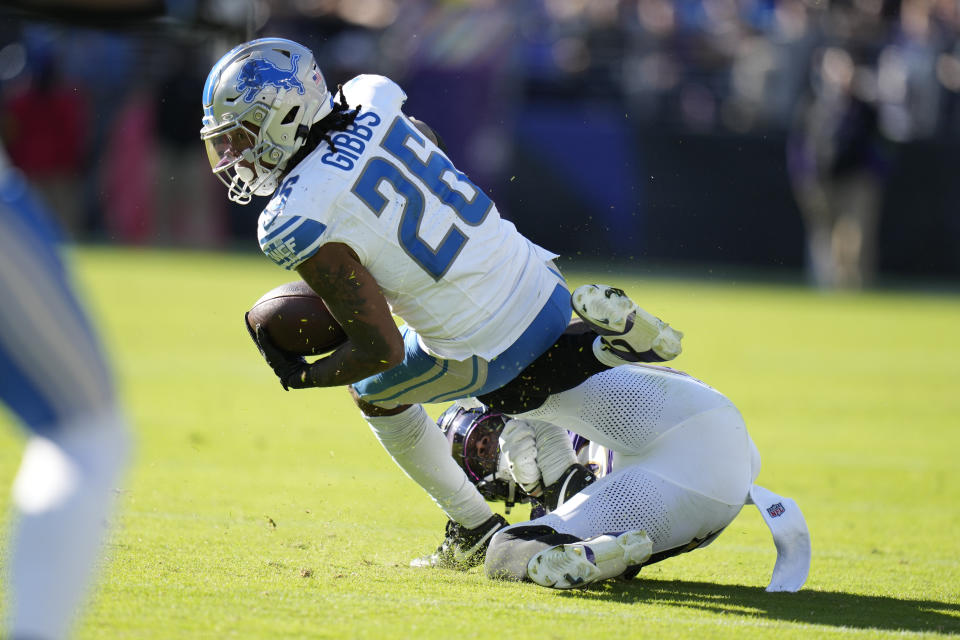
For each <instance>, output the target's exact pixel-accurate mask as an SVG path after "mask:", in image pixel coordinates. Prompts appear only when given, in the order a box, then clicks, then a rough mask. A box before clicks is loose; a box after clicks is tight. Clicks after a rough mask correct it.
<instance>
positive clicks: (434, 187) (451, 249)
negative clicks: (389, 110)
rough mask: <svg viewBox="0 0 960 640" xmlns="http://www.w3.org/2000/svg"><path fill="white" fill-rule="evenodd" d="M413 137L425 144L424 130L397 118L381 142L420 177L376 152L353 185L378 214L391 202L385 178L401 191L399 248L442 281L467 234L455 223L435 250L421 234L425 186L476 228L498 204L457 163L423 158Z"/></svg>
mask: <svg viewBox="0 0 960 640" xmlns="http://www.w3.org/2000/svg"><path fill="white" fill-rule="evenodd" d="M410 139H413V140H414V141H415V142H416V143H417V144H419V145H420V146H423V145H424V141H423V138H422V137H421V136H420V134H419V132H417V131H415V130H414V129H413V127H412V126H411V125H410V124H409V123H407V122H406V120H405V119H404V118H402V117H397V119H396V120H394V121H393V124H391V125H390V130H389V131H388V132H387V135H386V136H384V138H383V142H381V143H380V146H381V147H382V148H383V149H384V150H385V151H386V152H387V153H388V154H390V155H391V156H393V158H394V159H395V160H396V161H397V162H399V163H400V164H401V165H403V167H405V168H406V169H407V170H408V171H409V172H410V173H411V174H413V176H415V179H411V178H410V177H409V176H408V175H407V174H405V173H404V172H403V171H401V170H400V167H398V166H397V165H396V164H395V163H394V162H392V161H391V160H389V159H387V158H385V157H382V156H376V157H374V158H371V159H370V161H369V162H367V164H366V166H365V167H364V168H363V171H362V172H361V173H360V177H359V178H357V181H356V182H355V183H354V185H353V188H352V191H353V193H354V194H356V195H357V197H358V198H360V200H362V201H363V203H364V204H366V205H367V206H368V207H369V208H370V210H371V211H372V212H373V213H374V214H375V215H376V216H378V217H379V216H380V214H381V213H383V210H384V208H385V207H386V206H387V199H386V197H384V195H383V194H382V193H380V185H381V184H382V183H383V182H387V183H389V184H390V186H392V187H393V189H394V190H395V191H396V192H397V193H399V194H400V195H402V196H403V198H404V204H403V212H402V213H401V215H400V228H399V229H398V232H397V237H398V239H399V241H400V246H402V247H403V249H404V251H406V252H407V254H408V255H409V256H410V257H411V258H413V260H414V261H415V262H416V263H417V264H418V265H420V267H421V268H423V270H424V271H426V272H427V273H429V274H430V275H431V276H433V278H434V279H435V280H439V279H440V278H442V277H443V274H445V273H446V272H447V270H448V269H449V268H450V265H451V264H453V261H454V260H455V259H456V257H457V256H458V255H459V254H460V251H461V250H462V249H463V246H464V245H465V244H466V243H467V236H466V235H465V234H464V233H463V231H461V230H460V229H459V228H458V227H457V225H455V224H452V225H450V228H449V229H448V230H447V232H446V234H445V235H444V237H443V240H441V241H440V243H439V244H438V245H437V248H436V249H433V248H432V247H431V246H430V245H428V244H427V243H426V242H425V241H424V240H423V238H422V237H421V236H420V224H421V222H422V220H423V212H424V207H425V206H426V197H425V196H424V189H426V190H428V191H429V192H430V193H432V194H433V195H435V196H436V197H437V198H439V199H440V201H441V202H443V203H444V204H446V205H448V206H449V207H450V208H451V209H452V210H453V212H454V213H456V214H457V217H458V218H459V219H460V220H462V221H463V222H464V223H466V224H468V225H470V226H474V227H475V226H478V225H480V224H482V223H483V221H484V220H485V219H486V217H487V214H488V213H489V212H490V209H491V208H492V207H493V202H492V201H491V200H490V198H488V197H487V195H486V194H485V193H483V192H482V191H480V189H478V188H477V187H476V185H474V184H473V183H472V182H470V180H469V179H468V178H467V177H466V176H465V175H464V174H463V173H461V172H459V171H457V169H456V168H455V167H454V166H453V163H451V162H450V160H448V159H447V157H446V156H444V155H443V154H441V153H437V152H436V151H433V152H431V153H430V156H429V157H428V158H427V160H426V161H423V160H421V159H420V158H419V157H418V156H417V154H415V153H414V152H413V150H412V149H411V148H410V147H408V146H407V144H406V143H407V140H410ZM448 172H449V174H451V177H452V178H453V180H455V181H456V182H457V183H458V184H462V185H466V186H467V187H468V189H469V190H472V191H473V196H472V198H471V199H469V200H468V199H467V198H466V197H465V196H464V195H463V194H462V193H460V191H457V190H455V189H453V188H452V187H451V186H450V185H449V184H448V183H447V181H446V180H444V174H445V173H448Z"/></svg>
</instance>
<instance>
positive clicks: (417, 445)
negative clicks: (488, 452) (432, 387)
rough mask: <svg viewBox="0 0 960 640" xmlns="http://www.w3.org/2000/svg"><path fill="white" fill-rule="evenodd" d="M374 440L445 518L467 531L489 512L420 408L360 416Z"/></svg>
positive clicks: (437, 429)
mask: <svg viewBox="0 0 960 640" xmlns="http://www.w3.org/2000/svg"><path fill="white" fill-rule="evenodd" d="M364 418H365V419H366V421H367V424H369V425H370V428H371V429H373V433H374V435H376V436H377V440H379V441H380V444H382V445H383V448H384V449H386V450H387V452H388V453H389V454H390V455H391V456H392V457H393V459H394V461H395V462H396V463H397V464H398V465H399V466H400V468H401V469H403V471H404V472H405V473H406V474H407V475H408V476H410V478H411V479H413V481H414V482H416V483H417V484H419V485H420V486H421V487H423V488H424V490H426V492H427V493H428V494H429V495H430V497H431V498H433V500H434V502H436V503H437V505H438V506H439V507H440V508H441V509H442V510H443V512H444V513H446V514H447V516H448V517H449V518H450V519H451V520H454V521H455V522H458V523H460V524H461V525H463V526H464V527H466V528H467V529H473V528H474V527H478V526H480V525H481V524H483V522H484V521H486V520H487V519H488V518H489V517H490V516H491V515H493V512H492V511H491V510H490V506H489V505H488V504H487V502H486V501H485V500H484V499H483V496H481V495H480V492H479V491H477V488H476V487H475V486H473V484H472V483H471V482H470V480H469V479H468V478H467V475H466V474H465V473H464V472H463V469H461V468H460V467H459V466H458V465H457V463H456V462H455V461H454V459H453V456H451V455H450V443H449V442H447V438H446V436H444V435H443V432H442V431H441V430H440V429H439V428H438V427H437V425H436V424H434V422H433V420H431V419H430V416H428V415H427V412H426V411H424V409H423V407H422V406H421V405H413V406H411V407H410V408H409V409H407V410H406V411H403V412H401V413H398V414H397V415H394V416H376V417H370V416H364Z"/></svg>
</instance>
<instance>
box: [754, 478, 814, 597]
mask: <svg viewBox="0 0 960 640" xmlns="http://www.w3.org/2000/svg"><path fill="white" fill-rule="evenodd" d="M750 502H753V504H755V505H756V506H757V509H759V511H760V515H761V516H762V517H763V521H764V522H765V523H766V525H767V527H769V529H770V533H771V534H773V542H774V544H775V545H776V547H777V562H776V564H774V566H773V576H772V577H771V578H770V584H769V585H767V591H798V590H799V589H800V587H802V586H803V584H804V583H805V582H806V581H807V575H808V574H809V573H810V558H811V553H812V551H811V545H810V530H809V529H807V521H806V520H805V519H804V517H803V513H802V512H801V511H800V507H798V506H797V503H796V502H794V501H793V500H791V499H790V498H785V497H783V496H778V495H777V494H775V493H774V492H772V491H770V490H769V489H764V488H763V487H761V486H759V485H756V484H755V485H753V486H751V487H750Z"/></svg>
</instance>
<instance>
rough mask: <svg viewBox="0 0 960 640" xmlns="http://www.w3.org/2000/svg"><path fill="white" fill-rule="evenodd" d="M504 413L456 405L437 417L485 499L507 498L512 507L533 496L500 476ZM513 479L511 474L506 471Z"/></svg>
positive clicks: (459, 461) (505, 499)
mask: <svg viewBox="0 0 960 640" xmlns="http://www.w3.org/2000/svg"><path fill="white" fill-rule="evenodd" d="M504 424H506V418H504V416H503V414H500V413H497V412H496V411H492V410H490V409H483V408H475V409H466V408H464V407H462V406H460V405H457V404H454V405H452V406H451V407H450V408H448V409H447V410H446V411H444V412H443V413H442V414H441V415H440V418H438V419H437V426H438V427H440V429H441V430H442V431H443V432H444V433H445V434H446V436H447V441H448V442H450V449H451V451H450V453H451V455H452V456H453V459H454V460H455V461H456V463H457V464H458V465H460V468H462V469H463V471H464V472H465V473H466V474H467V478H469V479H470V482H472V483H473V484H475V485H476V487H477V490H479V491H480V494H481V495H483V497H484V498H486V499H487V500H490V501H494V502H498V501H505V502H506V503H507V506H508V507H510V506H512V505H513V504H514V503H516V502H529V501H530V498H529V496H527V495H526V494H524V493H523V491H522V490H518V489H517V485H516V483H515V482H513V480H512V478H510V479H501V478H500V477H498V475H497V470H498V469H499V468H500V433H501V432H502V431H503V426H504ZM505 475H506V476H507V478H509V474H505Z"/></svg>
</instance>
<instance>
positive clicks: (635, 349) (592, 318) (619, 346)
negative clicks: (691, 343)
mask: <svg viewBox="0 0 960 640" xmlns="http://www.w3.org/2000/svg"><path fill="white" fill-rule="evenodd" d="M570 303H571V305H572V306H573V311H574V312H575V313H576V314H577V315H578V316H580V318H581V319H582V320H583V321H584V322H586V323H587V324H588V325H589V326H590V328H591V329H593V330H594V331H596V332H597V333H598V334H599V335H600V340H601V341H602V342H603V345H604V346H605V347H606V349H607V350H608V351H610V352H611V353H613V354H615V355H616V356H617V357H619V358H620V359H622V360H624V361H626V362H649V361H651V360H657V359H658V358H659V359H660V360H673V359H674V358H676V357H677V356H678V355H680V352H681V351H683V348H682V346H681V345H680V341H681V340H682V339H683V333H681V332H680V331H677V330H676V329H674V328H673V327H671V326H670V325H668V324H667V323H666V322H664V321H663V320H661V319H660V318H657V317H655V316H652V315H650V314H649V313H647V312H646V311H644V310H643V309H641V308H640V307H639V306H638V305H637V304H636V303H635V302H634V301H633V300H631V299H630V297H629V296H627V294H626V293H624V292H623V290H622V289H617V288H616V287H610V286H607V285H600V284H586V285H583V286H582V287H577V289H576V290H574V292H573V294H571V296H570ZM649 351H653V352H654V354H656V357H655V358H651V357H650V356H649V354H647V352H649ZM644 354H646V355H644Z"/></svg>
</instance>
